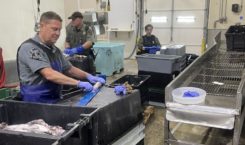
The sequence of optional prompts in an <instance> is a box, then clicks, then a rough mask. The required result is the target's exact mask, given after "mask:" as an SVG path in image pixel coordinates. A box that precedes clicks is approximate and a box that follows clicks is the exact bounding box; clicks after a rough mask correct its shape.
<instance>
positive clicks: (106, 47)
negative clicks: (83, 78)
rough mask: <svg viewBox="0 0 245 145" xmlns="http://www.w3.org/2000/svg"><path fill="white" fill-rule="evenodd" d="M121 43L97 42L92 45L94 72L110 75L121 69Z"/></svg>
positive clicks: (122, 53) (122, 58)
mask: <svg viewBox="0 0 245 145" xmlns="http://www.w3.org/2000/svg"><path fill="white" fill-rule="evenodd" d="M124 47H125V45H124V44H123V43H111V42H97V43H95V45H94V46H93V49H94V51H95V55H96V58H95V66H96V72H98V73H101V74H104V75H106V76H111V75H113V74H114V73H116V72H120V71H121V70H122V69H123V66H124V65H123V60H124Z"/></svg>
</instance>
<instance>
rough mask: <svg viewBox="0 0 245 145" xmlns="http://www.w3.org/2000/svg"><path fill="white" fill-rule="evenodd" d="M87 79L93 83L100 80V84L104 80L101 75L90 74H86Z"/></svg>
mask: <svg viewBox="0 0 245 145" xmlns="http://www.w3.org/2000/svg"><path fill="white" fill-rule="evenodd" d="M87 79H88V80H89V82H90V83H92V84H95V83H97V82H100V83H101V84H105V80H104V79H103V78H101V77H96V76H93V75H91V74H89V75H88V76H87Z"/></svg>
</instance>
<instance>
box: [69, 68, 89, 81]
mask: <svg viewBox="0 0 245 145" xmlns="http://www.w3.org/2000/svg"><path fill="white" fill-rule="evenodd" d="M67 73H68V74H69V75H71V76H73V77H75V78H79V79H86V78H87V76H88V73H86V72H85V71H82V70H80V69H78V68H76V67H74V66H72V67H71V68H70V69H69V70H68V71H67Z"/></svg>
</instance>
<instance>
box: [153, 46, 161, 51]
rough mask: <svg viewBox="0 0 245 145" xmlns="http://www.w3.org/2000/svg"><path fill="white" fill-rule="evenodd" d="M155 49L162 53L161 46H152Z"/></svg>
mask: <svg viewBox="0 0 245 145" xmlns="http://www.w3.org/2000/svg"><path fill="white" fill-rule="evenodd" d="M152 47H153V49H155V50H156V51H160V49H161V47H160V46H152Z"/></svg>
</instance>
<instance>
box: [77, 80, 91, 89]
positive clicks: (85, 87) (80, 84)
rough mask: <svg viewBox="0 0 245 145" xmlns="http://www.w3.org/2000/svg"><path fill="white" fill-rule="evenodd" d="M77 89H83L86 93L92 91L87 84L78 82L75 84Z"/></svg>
mask: <svg viewBox="0 0 245 145" xmlns="http://www.w3.org/2000/svg"><path fill="white" fill-rule="evenodd" d="M77 87H78V88H81V89H84V91H86V92H90V91H92V90H93V86H92V85H91V84H90V83H89V82H82V81H79V82H78V84H77Z"/></svg>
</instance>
